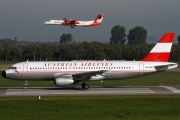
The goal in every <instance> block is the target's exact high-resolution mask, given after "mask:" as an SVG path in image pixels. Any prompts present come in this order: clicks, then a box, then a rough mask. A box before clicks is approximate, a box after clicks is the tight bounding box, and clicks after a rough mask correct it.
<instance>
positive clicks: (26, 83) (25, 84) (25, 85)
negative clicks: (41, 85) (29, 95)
mask: <svg viewBox="0 0 180 120" xmlns="http://www.w3.org/2000/svg"><path fill="white" fill-rule="evenodd" d="M27 88H28V81H27V80H25V81H24V89H27Z"/></svg>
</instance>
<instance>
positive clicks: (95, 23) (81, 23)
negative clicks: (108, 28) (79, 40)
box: [44, 14, 104, 28]
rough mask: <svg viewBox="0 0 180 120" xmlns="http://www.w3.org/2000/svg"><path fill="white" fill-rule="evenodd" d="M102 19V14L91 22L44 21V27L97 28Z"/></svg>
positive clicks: (69, 20) (68, 20)
mask: <svg viewBox="0 0 180 120" xmlns="http://www.w3.org/2000/svg"><path fill="white" fill-rule="evenodd" d="M103 18H104V14H98V15H97V17H96V18H95V20H91V21H79V20H71V19H66V18H64V19H63V20H49V21H46V22H45V23H44V24H45V25H64V26H71V28H74V26H81V27H88V26H97V25H100V24H101V22H102V20H103Z"/></svg>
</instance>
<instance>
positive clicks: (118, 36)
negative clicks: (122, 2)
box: [110, 25, 126, 44]
mask: <svg viewBox="0 0 180 120" xmlns="http://www.w3.org/2000/svg"><path fill="white" fill-rule="evenodd" d="M125 37H126V33H125V28H124V27H123V26H120V25H116V26H114V27H113V28H112V30H111V38H110V44H124V43H125V42H126V39H125Z"/></svg>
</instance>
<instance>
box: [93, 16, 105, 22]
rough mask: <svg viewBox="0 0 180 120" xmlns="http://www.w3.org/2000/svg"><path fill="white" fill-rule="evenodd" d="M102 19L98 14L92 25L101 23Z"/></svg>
mask: <svg viewBox="0 0 180 120" xmlns="http://www.w3.org/2000/svg"><path fill="white" fill-rule="evenodd" d="M103 18H104V14H98V15H97V17H96V19H95V20H94V23H101V22H102V20H103Z"/></svg>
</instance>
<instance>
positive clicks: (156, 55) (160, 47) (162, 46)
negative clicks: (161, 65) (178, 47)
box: [140, 33, 175, 62]
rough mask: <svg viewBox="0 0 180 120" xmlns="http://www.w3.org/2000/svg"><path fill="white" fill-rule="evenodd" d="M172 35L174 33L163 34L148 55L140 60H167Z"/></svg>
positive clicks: (172, 38)
mask: <svg viewBox="0 0 180 120" xmlns="http://www.w3.org/2000/svg"><path fill="white" fill-rule="evenodd" d="M174 35H175V33H166V34H164V36H163V37H162V38H161V39H160V40H159V41H158V43H157V44H156V45H155V46H154V48H153V49H152V50H151V51H150V52H149V53H148V55H147V56H146V57H145V58H143V59H142V60H140V61H156V62H158V61H159V62H168V60H169V56H170V52H171V47H172V42H173V40H174Z"/></svg>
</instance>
